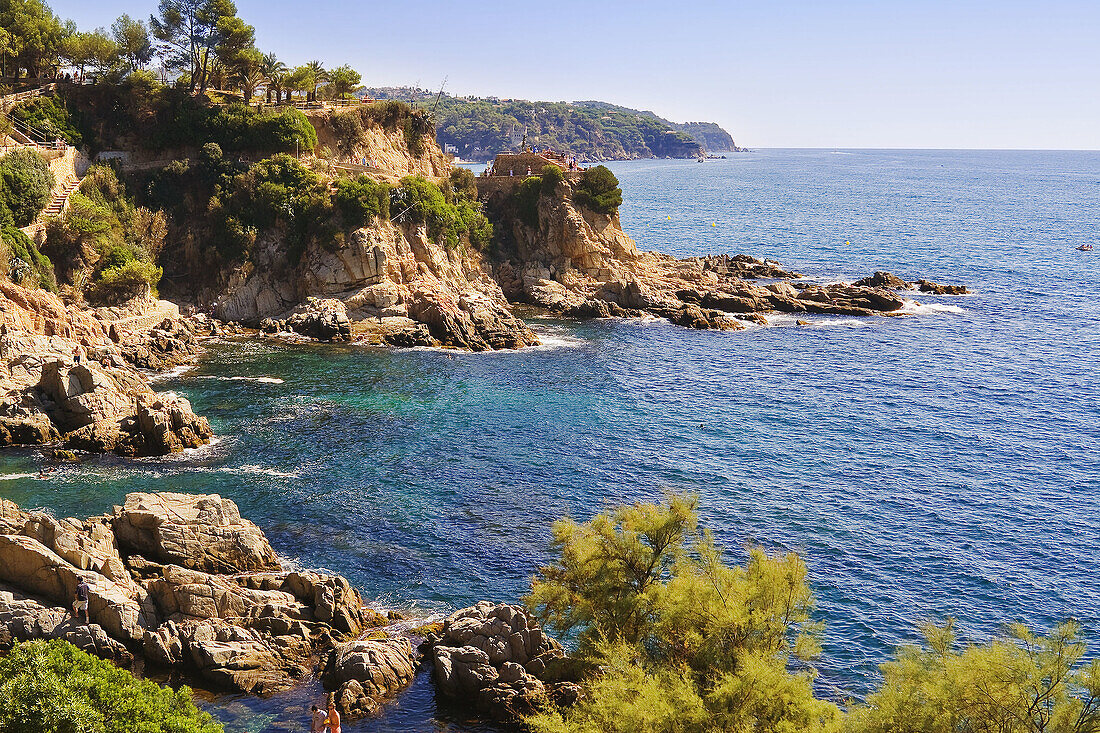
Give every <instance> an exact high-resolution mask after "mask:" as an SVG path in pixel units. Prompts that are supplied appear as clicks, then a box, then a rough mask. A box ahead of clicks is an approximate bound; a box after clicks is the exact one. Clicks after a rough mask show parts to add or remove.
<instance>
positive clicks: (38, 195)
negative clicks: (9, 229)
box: [0, 148, 56, 227]
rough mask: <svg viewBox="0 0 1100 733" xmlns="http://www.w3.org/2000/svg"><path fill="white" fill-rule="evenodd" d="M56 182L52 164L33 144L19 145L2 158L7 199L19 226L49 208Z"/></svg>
mask: <svg viewBox="0 0 1100 733" xmlns="http://www.w3.org/2000/svg"><path fill="white" fill-rule="evenodd" d="M55 182H56V180H55V178H54V174H53V171H51V170H50V166H49V164H48V163H47V162H46V160H45V159H44V158H43V157H42V156H41V155H39V154H38V152H36V151H34V150H31V149H30V148H18V149H16V150H13V151H12V152H10V153H8V154H7V155H5V156H4V157H3V158H0V185H2V186H3V197H4V202H5V204H6V205H7V207H8V208H9V209H10V210H11V213H12V217H13V218H14V221H15V225H16V226H18V227H25V226H27V225H28V224H30V223H32V222H33V221H34V220H35V217H37V216H38V214H39V213H40V212H41V211H42V209H44V208H46V204H47V203H49V201H50V193H51V192H52V191H53V187H54V183H55Z"/></svg>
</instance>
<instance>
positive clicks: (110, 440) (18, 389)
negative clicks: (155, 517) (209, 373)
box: [0, 281, 213, 456]
mask: <svg viewBox="0 0 1100 733" xmlns="http://www.w3.org/2000/svg"><path fill="white" fill-rule="evenodd" d="M0 317H2V319H3V321H2V322H3V329H2V331H0V447H7V446H13V445H54V446H57V447H59V448H62V449H64V450H68V451H72V450H85V451H94V452H114V453H118V454H119V455H123V456H157V455H165V454H168V453H173V452H177V451H180V450H183V449H185V448H195V447H198V446H200V445H203V444H205V443H208V442H209V441H210V439H211V437H213V431H212V430H211V428H210V425H209V423H207V421H206V420H205V418H202V417H199V416H197V415H195V413H194V412H193V411H192V410H191V405H190V404H189V403H188V401H187V400H186V399H184V398H182V397H179V396H178V395H173V394H163V393H159V394H158V393H157V392H154V391H153V389H152V388H151V387H150V386H149V382H148V372H149V371H157V370H163V369H167V368H170V367H172V366H175V365H177V364H181V363H184V362H186V361H189V360H191V359H193V358H194V357H195V355H197V354H198V353H199V350H200V345H199V337H198V335H197V334H198V329H197V328H196V326H195V325H194V324H192V323H190V322H188V321H187V320H185V319H183V318H181V317H180V313H179V309H178V308H177V307H176V306H175V305H173V304H171V303H168V302H166V301H158V300H155V299H153V298H151V297H148V296H146V297H143V298H138V299H135V300H133V301H131V302H129V303H127V304H126V305H125V306H123V307H117V308H94V309H93V308H79V307H75V306H67V305H66V304H65V303H64V302H63V301H62V300H61V299H60V298H58V297H57V296H56V295H54V294H52V293H48V292H45V291H41V290H27V289H25V288H22V287H20V286H18V285H15V284H13V283H10V282H7V281H0Z"/></svg>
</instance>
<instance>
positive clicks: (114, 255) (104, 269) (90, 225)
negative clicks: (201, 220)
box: [44, 165, 168, 301]
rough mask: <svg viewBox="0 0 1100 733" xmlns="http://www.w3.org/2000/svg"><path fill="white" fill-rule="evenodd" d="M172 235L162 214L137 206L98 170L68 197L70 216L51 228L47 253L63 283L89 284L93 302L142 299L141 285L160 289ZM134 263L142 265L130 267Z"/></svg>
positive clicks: (106, 171)
mask: <svg viewBox="0 0 1100 733" xmlns="http://www.w3.org/2000/svg"><path fill="white" fill-rule="evenodd" d="M167 234H168V220H167V217H166V216H165V214H164V213H163V212H160V211H156V212H154V211H150V210H149V209H145V208H141V207H136V206H134V202H133V200H132V199H131V198H130V197H129V196H127V193H126V187H125V186H124V185H123V184H122V182H121V181H120V180H119V179H118V176H117V175H116V173H115V171H114V169H113V168H111V167H109V166H106V165H96V166H92V167H91V168H89V169H88V171H87V173H86V174H85V176H84V180H83V181H82V182H81V184H80V188H79V189H78V190H77V191H76V192H74V193H73V194H72V196H70V197H69V206H68V208H67V209H66V211H65V213H64V214H63V215H62V216H61V217H58V218H55V219H51V220H50V221H49V222H47V224H46V244H45V245H44V249H45V250H46V253H47V254H48V255H49V256H50V257H51V259H52V260H53V261H54V264H55V266H56V268H57V272H58V276H59V277H60V279H61V280H62V282H65V283H69V284H74V285H77V284H81V283H87V288H88V292H87V293H86V294H87V295H88V296H89V297H90V298H92V299H94V300H99V301H107V300H110V301H114V300H118V299H121V298H123V297H125V296H126V295H127V294H138V293H139V292H140V291H141V290H143V289H144V288H143V287H142V286H141V284H142V283H144V284H147V285H149V286H150V287H151V288H155V286H156V284H157V281H158V280H159V279H160V276H159V274H158V273H157V270H156V267H155V265H156V261H157V257H158V255H159V254H160V250H161V247H162V246H163V243H164V239H165V237H166V236H167ZM123 253H125V254H123ZM131 260H137V261H140V262H141V263H143V264H141V265H140V266H139V265H128V263H129V261H131ZM89 275H91V277H90V278H89V277H88V276H89ZM139 275H140V280H141V281H142V283H138V282H137V280H138V276H139Z"/></svg>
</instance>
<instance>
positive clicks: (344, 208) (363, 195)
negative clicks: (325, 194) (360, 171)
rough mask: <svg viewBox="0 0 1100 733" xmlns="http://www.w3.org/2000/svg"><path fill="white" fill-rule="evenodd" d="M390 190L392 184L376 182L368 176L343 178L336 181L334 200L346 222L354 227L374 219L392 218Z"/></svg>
mask: <svg viewBox="0 0 1100 733" xmlns="http://www.w3.org/2000/svg"><path fill="white" fill-rule="evenodd" d="M390 191H391V187H390V186H388V185H386V184H384V183H375V182H374V181H373V180H371V179H370V177H368V176H359V177H358V178H356V179H355V180H350V179H347V178H342V179H340V180H339V181H337V182H336V193H335V194H333V202H334V203H335V204H336V208H337V209H339V210H340V213H341V214H342V215H343V217H344V223H345V224H346V225H347V226H348V227H350V228H353V229H354V228H358V227H361V226H365V225H367V224H369V223H370V222H371V221H373V220H374V219H389V218H390Z"/></svg>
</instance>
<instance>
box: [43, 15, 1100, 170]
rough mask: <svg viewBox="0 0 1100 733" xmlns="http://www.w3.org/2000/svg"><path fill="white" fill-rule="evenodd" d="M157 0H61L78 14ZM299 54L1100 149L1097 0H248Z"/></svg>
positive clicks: (861, 140)
mask: <svg viewBox="0 0 1100 733" xmlns="http://www.w3.org/2000/svg"><path fill="white" fill-rule="evenodd" d="M155 5H156V3H155V2H153V0H98V1H97V2H94V3H92V2H88V1H87V0H52V2H51V6H52V7H53V9H54V12H56V13H57V14H58V15H59V16H61V17H62V18H71V19H72V20H74V21H76V23H77V24H78V26H80V27H81V28H82V29H91V28H95V27H98V26H110V24H111V22H112V21H113V20H114V18H115V17H117V16H118V15H120V14H122V13H129V14H130V15H131V16H134V17H140V18H147V17H148V16H149V14H150V13H152V12H154V11H155ZM237 7H238V11H239V13H240V15H241V17H242V18H243V19H244V20H245V21H246V22H248V23H250V24H251V25H253V26H255V28H256V42H257V45H258V46H259V47H260V48H261V49H262V50H264V51H265V52H267V51H274V52H275V53H276V54H277V55H278V56H279V58H280V59H282V60H283V61H285V62H286V63H287V64H288V65H291V66H293V65H296V64H299V63H303V62H305V61H309V60H311V59H320V60H321V61H323V62H325V65H326V66H327V67H329V68H332V67H334V66H339V65H341V64H345V63H346V64H349V65H351V66H352V67H354V68H355V69H356V70H358V71H359V72H360V73H361V74H362V75H363V81H364V84H366V85H368V86H390V85H419V86H420V87H423V88H430V89H433V90H434V89H438V88H439V87H440V85H441V84H442V83H443V82H444V80H446V91H447V92H449V93H452V94H457V95H467V94H472V95H477V96H490V95H492V96H499V97H517V98H522V99H537V100H548V101H574V100H586V99H598V100H602V101H606V102H612V103H615V104H620V105H623V106H626V107H633V108H636V109H648V110H652V111H654V112H656V113H657V114H659V115H661V116H662V117H666V118H668V119H671V120H673V121H676V122H686V121H697V120H704V121H713V122H717V123H719V124H720V125H722V127H724V128H725V129H726V130H728V131H729V132H730V133H731V134H732V135H733V137H734V139H735V140H736V141H737V143H738V144H739V145H742V146H748V147H824V148H1022V149H1080V150H1100V0H1053V1H1049V2H1040V1H1039V0H1033V1H1032V2H1017V1H1016V0H1001V1H1000V2H994V1H990V0H985V1H982V2H976V1H970V0H955V1H953V2H947V1H941V0H914V1H911V2H899V1H896V0H878V1H871V0H865V1H862V2H857V1H852V0H834V1H828V0H819V1H817V2H808V1H807V2H799V1H793V0H792V1H785V0H771V1H769V0H754V2H742V1H741V0H732V1H730V2H713V1H712V2H702V1H699V0H674V1H669V0H665V1H664V2H650V1H649V0H633V1H632V2H624V1H620V0H604V1H603V2H600V1H599V0H588V1H587V2H582V1H578V0H542V1H540V2H537V3H531V2H515V1H513V2H500V1H499V0H486V1H484V2H455V1H454V0H451V1H447V0H404V1H403V2H402V1H399V2H393V1H392V0H391V1H390V2H384V3H383V2H361V3H356V2H339V1H337V0H311V1H310V2H301V0H295V1H294V2H290V1H289V0H237Z"/></svg>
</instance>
